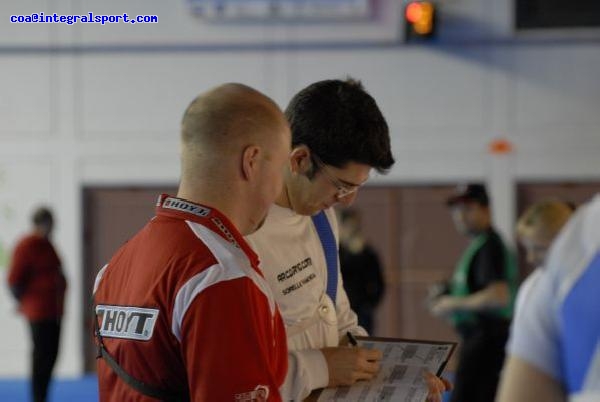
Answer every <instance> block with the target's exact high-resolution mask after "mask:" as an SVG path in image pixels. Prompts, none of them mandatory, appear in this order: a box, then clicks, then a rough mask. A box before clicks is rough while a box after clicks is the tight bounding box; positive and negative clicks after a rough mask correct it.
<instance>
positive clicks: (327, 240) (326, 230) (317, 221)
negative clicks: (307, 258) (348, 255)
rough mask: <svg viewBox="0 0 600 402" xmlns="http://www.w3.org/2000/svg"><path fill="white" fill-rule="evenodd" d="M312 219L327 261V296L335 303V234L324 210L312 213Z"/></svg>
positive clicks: (336, 276) (336, 256) (336, 275)
mask: <svg viewBox="0 0 600 402" xmlns="http://www.w3.org/2000/svg"><path fill="white" fill-rule="evenodd" d="M312 221H313V223H314V225H315V229H317V233H318V234H319V239H320V240H321V245H322V246H323V253H324V254H325V261H326V262H327V290H326V292H327V296H329V298H330V299H331V300H332V301H333V304H334V305H335V299H336V294H337V282H338V269H337V262H338V251H337V245H336V242H335V236H334V235H333V230H331V225H330V224H329V219H327V215H325V211H321V212H319V213H318V214H316V215H313V216H312Z"/></svg>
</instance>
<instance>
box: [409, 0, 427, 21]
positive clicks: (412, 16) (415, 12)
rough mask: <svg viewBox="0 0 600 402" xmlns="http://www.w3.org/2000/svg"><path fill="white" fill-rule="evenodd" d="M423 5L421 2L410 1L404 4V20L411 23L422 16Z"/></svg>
mask: <svg viewBox="0 0 600 402" xmlns="http://www.w3.org/2000/svg"><path fill="white" fill-rule="evenodd" d="M422 15H423V5H422V4H421V3H410V4H409V5H408V6H406V20H407V21H408V22H410V23H411V24H414V23H416V22H417V21H419V20H420V19H421V18H422Z"/></svg>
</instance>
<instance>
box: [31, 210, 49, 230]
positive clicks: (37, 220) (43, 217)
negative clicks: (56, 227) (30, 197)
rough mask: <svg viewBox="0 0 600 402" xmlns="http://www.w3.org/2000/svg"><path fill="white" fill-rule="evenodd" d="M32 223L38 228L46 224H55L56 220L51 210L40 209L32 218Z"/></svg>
mask: <svg viewBox="0 0 600 402" xmlns="http://www.w3.org/2000/svg"><path fill="white" fill-rule="evenodd" d="M31 221H32V222H33V224H34V225H36V226H37V225H42V224H44V223H52V222H54V218H53V216H52V212H51V211H50V209H48V208H46V207H39V208H38V209H36V210H35V212H34V213H33V215H32V216H31Z"/></svg>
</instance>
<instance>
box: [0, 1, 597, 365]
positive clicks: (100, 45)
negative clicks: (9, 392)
mask: <svg viewBox="0 0 600 402" xmlns="http://www.w3.org/2000/svg"><path fill="white" fill-rule="evenodd" d="M5 3H7V4H5ZM380 3H381V8H380V10H379V17H378V18H377V19H375V20H372V21H362V22H357V23H353V24H347V25H344V24H341V25H327V26H319V25H315V26H309V27H306V26H302V25H293V26H283V25H277V24H273V25H255V26H241V27H240V26H223V25H218V24H212V25H206V24H202V23H201V22H199V21H198V20H196V19H194V18H192V17H190V16H189V15H188V14H187V8H186V7H187V4H186V2H185V1H184V0H173V1H170V2H164V1H159V0H154V1H148V0H143V1H142V0H136V1H134V0H129V1H117V0H110V1H109V0H105V1H102V2H98V1H96V2H95V1H91V0H47V1H34V0H29V1H25V0H23V1H19V2H4V3H3V4H2V5H1V6H0V11H2V12H1V13H0V14H1V17H0V18H1V20H0V88H2V91H1V92H0V247H4V249H8V248H10V247H12V245H13V244H14V242H15V241H16V239H17V238H18V236H19V235H21V234H22V233H23V232H24V231H25V230H26V229H27V227H28V217H29V214H30V213H31V210H32V208H33V207H34V206H35V205H37V204H39V203H49V204H50V205H51V206H52V207H53V208H54V209H55V211H56V214H57V219H58V227H57V233H56V234H55V239H56V243H57V246H58V248H59V250H60V253H61V255H62V256H63V260H64V265H65V268H66V272H67V275H68V278H69V281H70V288H69V295H68V303H67V309H66V310H67V311H66V318H65V327H64V336H63V343H62V353H61V355H60V361H59V364H58V373H59V375H68V376H70V375H77V374H79V373H80V371H81V368H82V358H81V352H80V350H81V346H80V345H81V336H82V335H81V323H80V319H79V318H80V317H81V297H82V291H83V290H82V289H81V286H80V283H81V282H82V276H81V261H82V254H81V250H82V239H81V232H82V229H81V225H82V220H81V215H82V204H81V189H82V187H83V186H84V185H87V184H122V183H126V184H152V183H159V184H164V183H165V182H173V183H176V181H177V177H178V166H179V165H178V156H177V152H178V124H179V120H180V117H181V114H182V112H183V110H184V108H185V106H186V105H187V104H188V102H189V101H190V100H191V99H192V98H193V97H195V96H196V95H197V94H198V93H200V92H202V91H204V90H206V89H208V88H210V87H212V86H215V85H217V84H219V83H222V82H225V81H239V82H243V83H246V84H249V85H251V86H254V87H256V88H257V89H259V90H263V91H265V92H266V93H267V94H269V95H271V96H272V97H273V98H274V99H275V100H276V101H277V102H278V103H279V104H280V105H281V106H282V107H283V106H285V104H286V102H287V101H288V100H289V99H290V98H291V96H292V95H293V94H294V93H295V92H296V91H297V90H299V89H301V88H302V87H303V86H305V85H306V84H308V83H311V82H313V81H316V80H319V79H325V78H339V77H344V76H346V75H348V74H349V75H352V76H354V77H356V78H360V79H361V80H363V83H364V84H365V86H366V88H367V89H368V90H369V91H370V92H371V93H372V94H373V95H374V97H375V98H376V99H377V101H378V103H379V105H380V107H381V108H382V110H383V111H384V113H385V115H386V117H387V119H388V122H389V124H390V128H391V131H392V136H393V148H394V154H395V157H396V159H397V163H396V165H395V167H394V169H393V170H392V171H391V172H390V174H389V175H387V176H385V177H375V178H374V179H373V182H380V183H381V182H386V183H417V182H418V183H454V182H455V181H463V180H467V179H478V180H483V181H486V182H487V183H488V185H489V186H490V190H491V193H492V197H493V199H494V202H495V219H496V223H497V225H498V226H499V227H500V229H501V230H502V231H503V232H504V233H505V235H506V236H507V237H509V238H510V237H511V232H512V222H513V219H514V211H515V205H514V202H515V200H514V198H515V197H514V183H515V182H516V181H518V180H522V179H541V180H546V179H548V180H550V179H555V178H559V179H575V180H585V179H595V180H598V179H600V162H598V157H597V155H598V152H599V151H600V132H599V127H600V113H599V111H600V79H599V76H598V75H599V73H598V72H599V71H600V40H599V39H598V38H600V35H598V34H597V32H596V33H594V32H592V34H591V37H592V39H591V40H590V39H589V38H588V39H586V40H567V41H562V40H548V36H545V37H543V38H542V40H538V39H533V40H531V39H528V38H526V39H525V40H522V39H518V40H515V39H514V38H513V34H512V32H511V29H510V27H511V26H512V21H511V20H510V18H511V17H510V16H511V12H510V10H511V6H510V5H511V4H512V1H509V0H480V1H477V0H464V1H460V2H448V4H446V5H445V9H444V13H445V15H444V14H442V17H447V19H446V20H445V22H446V23H445V26H443V29H442V32H441V34H442V37H443V39H442V40H441V42H442V43H438V44H437V45H432V46H429V45H428V46H418V45H411V46H407V45H402V44H401V43H398V42H397V39H398V32H400V31H401V28H402V27H401V26H399V25H398V23H397V20H398V17H397V16H398V15H399V11H400V10H399V7H398V4H399V2H397V1H395V0H389V1H387V0H381V2H380ZM34 11H44V12H46V13H52V12H57V13H87V12H88V11H93V12H95V13H97V14H100V13H109V12H114V13H122V12H128V13H129V14H156V15H158V16H159V23H158V24H155V25H146V26H141V25H140V26H138V25H136V26H126V25H106V26H84V25H81V24H80V25H72V26H66V25H54V24H52V25H49V24H38V25H26V24H21V25H18V26H17V25H14V24H10V23H8V18H7V17H6V16H8V15H11V14H22V13H30V12H34ZM441 21H444V18H441ZM461 21H462V24H461V23H460V22H461ZM469 21H471V22H473V24H466V25H465V22H469ZM588 37H589V35H588ZM265 43H267V44H269V46H265ZM157 45H160V46H159V47H157ZM174 46H175V47H177V49H178V51H174V50H173V47H174ZM49 48H50V49H53V50H52V51H49V50H48V49H49ZM152 49H154V50H152ZM497 137H504V138H507V139H509V140H510V141H511V142H512V143H513V144H514V146H515V151H514V152H513V153H512V154H510V155H507V156H493V155H491V154H489V153H488V145H489V142H490V141H491V140H492V139H493V138H497ZM1 258H2V252H1V251H0V272H2V274H3V275H5V270H4V269H3V268H1V266H2V265H6V262H4V263H3V262H2V260H1ZM0 327H2V328H4V330H3V331H0V356H2V359H0V376H20V375H25V373H26V372H27V361H26V358H25V356H26V353H27V352H26V351H27V348H28V334H27V332H26V327H25V325H24V323H23V321H22V319H20V318H19V317H18V316H17V315H16V314H15V312H14V305H13V304H12V303H11V301H10V298H9V295H8V292H7V290H6V287H5V286H1V287H0Z"/></svg>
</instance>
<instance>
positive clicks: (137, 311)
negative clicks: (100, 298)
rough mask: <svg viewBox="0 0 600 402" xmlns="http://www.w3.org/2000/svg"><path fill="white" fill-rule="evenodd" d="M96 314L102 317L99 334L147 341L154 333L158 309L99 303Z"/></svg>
mask: <svg viewBox="0 0 600 402" xmlns="http://www.w3.org/2000/svg"><path fill="white" fill-rule="evenodd" d="M96 316H97V317H99V318H101V319H102V322H101V324H100V335H101V336H104V337H107V338H121V339H131V340H136V341H147V340H149V339H150V338H152V334H153V333H154V326H155V324H156V319H157V318H158V309H152V308H141V307H128V306H107V305H102V304H99V305H97V306H96Z"/></svg>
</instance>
